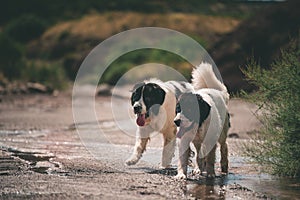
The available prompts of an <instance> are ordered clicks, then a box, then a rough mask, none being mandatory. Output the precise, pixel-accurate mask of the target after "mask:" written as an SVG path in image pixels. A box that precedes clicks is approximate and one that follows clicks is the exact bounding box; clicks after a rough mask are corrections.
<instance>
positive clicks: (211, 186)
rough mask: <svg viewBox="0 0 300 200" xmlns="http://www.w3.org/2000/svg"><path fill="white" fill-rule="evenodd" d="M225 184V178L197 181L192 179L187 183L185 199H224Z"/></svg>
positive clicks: (200, 179) (226, 181) (202, 178)
mask: <svg viewBox="0 0 300 200" xmlns="http://www.w3.org/2000/svg"><path fill="white" fill-rule="evenodd" d="M227 183H228V180H227V176H218V177H215V178H205V177H199V178H198V179H197V180H195V179H193V180H192V181H189V182H188V183H187V185H186V191H185V194H186V196H187V197H193V198H195V199H207V200H208V199H213V200H215V199H225V195H226V189H225V185H226V184H227Z"/></svg>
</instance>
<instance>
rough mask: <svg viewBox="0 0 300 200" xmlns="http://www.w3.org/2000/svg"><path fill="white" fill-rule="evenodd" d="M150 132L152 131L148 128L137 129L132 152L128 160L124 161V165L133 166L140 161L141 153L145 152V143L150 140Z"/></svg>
mask: <svg viewBox="0 0 300 200" xmlns="http://www.w3.org/2000/svg"><path fill="white" fill-rule="evenodd" d="M152 132H153V130H152V129H151V128H150V127H149V126H147V127H138V130H137V132H136V142H135V146H134V150H133V153H132V155H131V156H130V158H128V159H127V160H126V161H125V163H126V165H135V164H136V163H137V162H138V161H139V160H140V158H141V157H142V155H143V152H144V151H145V150H146V146H147V143H148V141H149V140H150V133H152Z"/></svg>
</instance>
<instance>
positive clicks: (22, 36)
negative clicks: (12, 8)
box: [5, 14, 46, 43]
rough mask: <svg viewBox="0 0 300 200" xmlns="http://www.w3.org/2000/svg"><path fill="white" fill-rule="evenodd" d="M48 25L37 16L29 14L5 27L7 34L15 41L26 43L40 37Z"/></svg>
mask: <svg viewBox="0 0 300 200" xmlns="http://www.w3.org/2000/svg"><path fill="white" fill-rule="evenodd" d="M45 29H46V23H45V22H44V21H43V20H42V19H41V18H38V17H36V16H35V15H31V14H27V15H23V16H20V17H19V18H16V19H14V20H13V21H12V22H10V23H9V24H8V25H7V26H6V27H5V32H6V33H7V35H9V36H10V37H11V38H13V39H14V40H16V41H18V42H21V43H25V42H28V41H30V40H32V39H34V38H37V37H39V36H40V35H41V34H42V33H43V32H44V31H45Z"/></svg>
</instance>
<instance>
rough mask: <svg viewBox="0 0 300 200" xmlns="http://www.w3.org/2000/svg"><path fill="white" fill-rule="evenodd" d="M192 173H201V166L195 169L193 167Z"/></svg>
mask: <svg viewBox="0 0 300 200" xmlns="http://www.w3.org/2000/svg"><path fill="white" fill-rule="evenodd" d="M192 174H193V175H199V174H201V170H200V169H199V168H195V169H193V171H192Z"/></svg>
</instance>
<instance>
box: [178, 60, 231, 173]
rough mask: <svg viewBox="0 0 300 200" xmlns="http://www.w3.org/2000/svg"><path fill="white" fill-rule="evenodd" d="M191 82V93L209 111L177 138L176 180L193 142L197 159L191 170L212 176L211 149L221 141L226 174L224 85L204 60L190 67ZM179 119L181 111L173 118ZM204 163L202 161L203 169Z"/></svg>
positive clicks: (186, 123)
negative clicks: (201, 120)
mask: <svg viewBox="0 0 300 200" xmlns="http://www.w3.org/2000/svg"><path fill="white" fill-rule="evenodd" d="M192 84H193V86H194V89H195V90H196V92H195V94H199V95H200V96H201V97H202V98H203V100H204V101H206V102H207V103H208V104H209V105H210V106H211V110H210V114H209V116H208V118H207V119H206V120H205V121H204V122H203V123H202V125H201V126H200V127H199V128H198V124H197V123H196V124H195V125H194V128H193V129H191V130H189V131H187V132H185V133H184V135H183V137H182V138H181V139H180V140H179V143H178V144H179V160H178V169H177V175H176V178H177V179H185V178H186V176H187V164H188V158H189V151H190V147H189V146H190V143H193V144H194V146H195V148H196V156H197V157H196V158H197V162H196V165H195V169H194V172H196V173H199V172H203V171H206V172H207V175H208V176H214V175H215V171H214V162H215V149H216V144H217V143H218V142H219V143H220V144H221V166H222V171H223V170H224V171H225V173H227V170H228V158H227V154H228V149H227V144H226V137H227V131H228V128H229V121H228V120H229V118H228V111H227V103H228V101H229V94H228V92H227V88H226V86H225V85H224V84H223V83H221V82H220V81H219V80H218V79H217V78H216V76H215V74H214V72H213V69H212V66H211V65H210V64H208V63H201V64H200V65H199V66H198V67H197V68H195V69H194V70H193V72H192ZM200 112H201V111H200ZM179 118H180V119H181V120H182V121H183V122H184V121H186V120H187V119H185V117H184V116H181V114H180V115H177V116H176V119H179ZM190 124H191V123H189V122H184V123H183V124H181V127H180V128H184V129H185V127H186V125H190ZM204 162H206V169H205V167H204V166H205V165H204Z"/></svg>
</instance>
